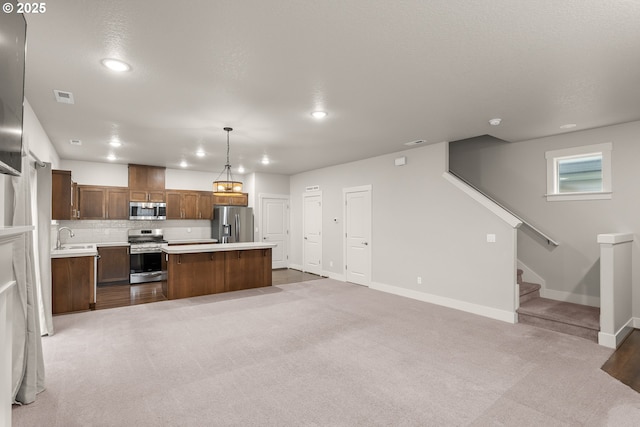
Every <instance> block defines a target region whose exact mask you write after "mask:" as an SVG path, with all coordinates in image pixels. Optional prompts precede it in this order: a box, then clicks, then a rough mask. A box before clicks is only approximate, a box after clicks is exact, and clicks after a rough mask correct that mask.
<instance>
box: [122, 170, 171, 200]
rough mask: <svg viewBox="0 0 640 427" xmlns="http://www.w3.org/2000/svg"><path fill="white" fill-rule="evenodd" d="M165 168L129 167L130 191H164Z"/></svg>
mask: <svg viewBox="0 0 640 427" xmlns="http://www.w3.org/2000/svg"><path fill="white" fill-rule="evenodd" d="M164 177H165V168H163V167H159V166H146V165H129V189H130V190H160V191H164ZM142 201H143V202H144V201H152V200H142Z"/></svg>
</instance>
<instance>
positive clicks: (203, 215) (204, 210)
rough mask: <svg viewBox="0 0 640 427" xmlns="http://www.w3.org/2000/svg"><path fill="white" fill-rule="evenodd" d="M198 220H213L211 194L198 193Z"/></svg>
mask: <svg viewBox="0 0 640 427" xmlns="http://www.w3.org/2000/svg"><path fill="white" fill-rule="evenodd" d="M197 218H198V219H213V193H209V192H207V191H201V192H200V193H198V214H197Z"/></svg>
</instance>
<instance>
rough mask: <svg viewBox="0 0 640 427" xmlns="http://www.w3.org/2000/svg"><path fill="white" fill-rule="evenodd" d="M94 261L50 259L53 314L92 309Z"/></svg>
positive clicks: (79, 258) (84, 259)
mask: <svg viewBox="0 0 640 427" xmlns="http://www.w3.org/2000/svg"><path fill="white" fill-rule="evenodd" d="M94 259H95V257H93V256H85V257H71V258H52V259H51V298H52V306H53V314H61V313H71V312H74V311H83V310H89V309H91V308H92V306H93V304H92V303H93V300H94V295H93V280H94V270H93V268H94V267H93V266H94Z"/></svg>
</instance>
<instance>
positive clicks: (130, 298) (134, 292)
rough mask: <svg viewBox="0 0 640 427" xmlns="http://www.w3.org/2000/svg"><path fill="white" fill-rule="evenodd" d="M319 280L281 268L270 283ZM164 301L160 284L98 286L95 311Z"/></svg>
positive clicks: (308, 274) (318, 277)
mask: <svg viewBox="0 0 640 427" xmlns="http://www.w3.org/2000/svg"><path fill="white" fill-rule="evenodd" d="M320 278H321V276H317V275H315V274H310V273H304V272H302V271H299V270H293V269H288V268H283V269H278V270H273V276H272V283H273V285H284V284H287V283H297V282H306V281H308V280H315V279H320ZM166 299H167V298H166V297H165V296H164V294H163V293H162V282H150V283H139V284H135V285H130V284H128V283H125V284H122V285H108V286H98V291H97V293H96V310H102V309H105V308H115V307H125V306H128V305H136V304H146V303H150V302H157V301H165V300H166Z"/></svg>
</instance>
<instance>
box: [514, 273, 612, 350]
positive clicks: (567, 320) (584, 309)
mask: <svg viewBox="0 0 640 427" xmlns="http://www.w3.org/2000/svg"><path fill="white" fill-rule="evenodd" d="M522 273H523V272H522V270H520V269H518V284H519V285H520V308H519V309H518V310H517V312H518V321H519V322H520V323H524V324H527V325H532V326H537V327H540V328H545V329H550V330H552V331H556V332H562V333H564V334H568V335H574V336H577V337H581V338H586V339H588V340H591V341H594V342H598V332H599V331H600V309H599V308H598V307H589V306H586V305H580V304H573V303H570V302H562V301H556V300H551V299H547V298H541V297H540V285H538V284H536V283H528V282H525V281H523V280H522Z"/></svg>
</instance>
